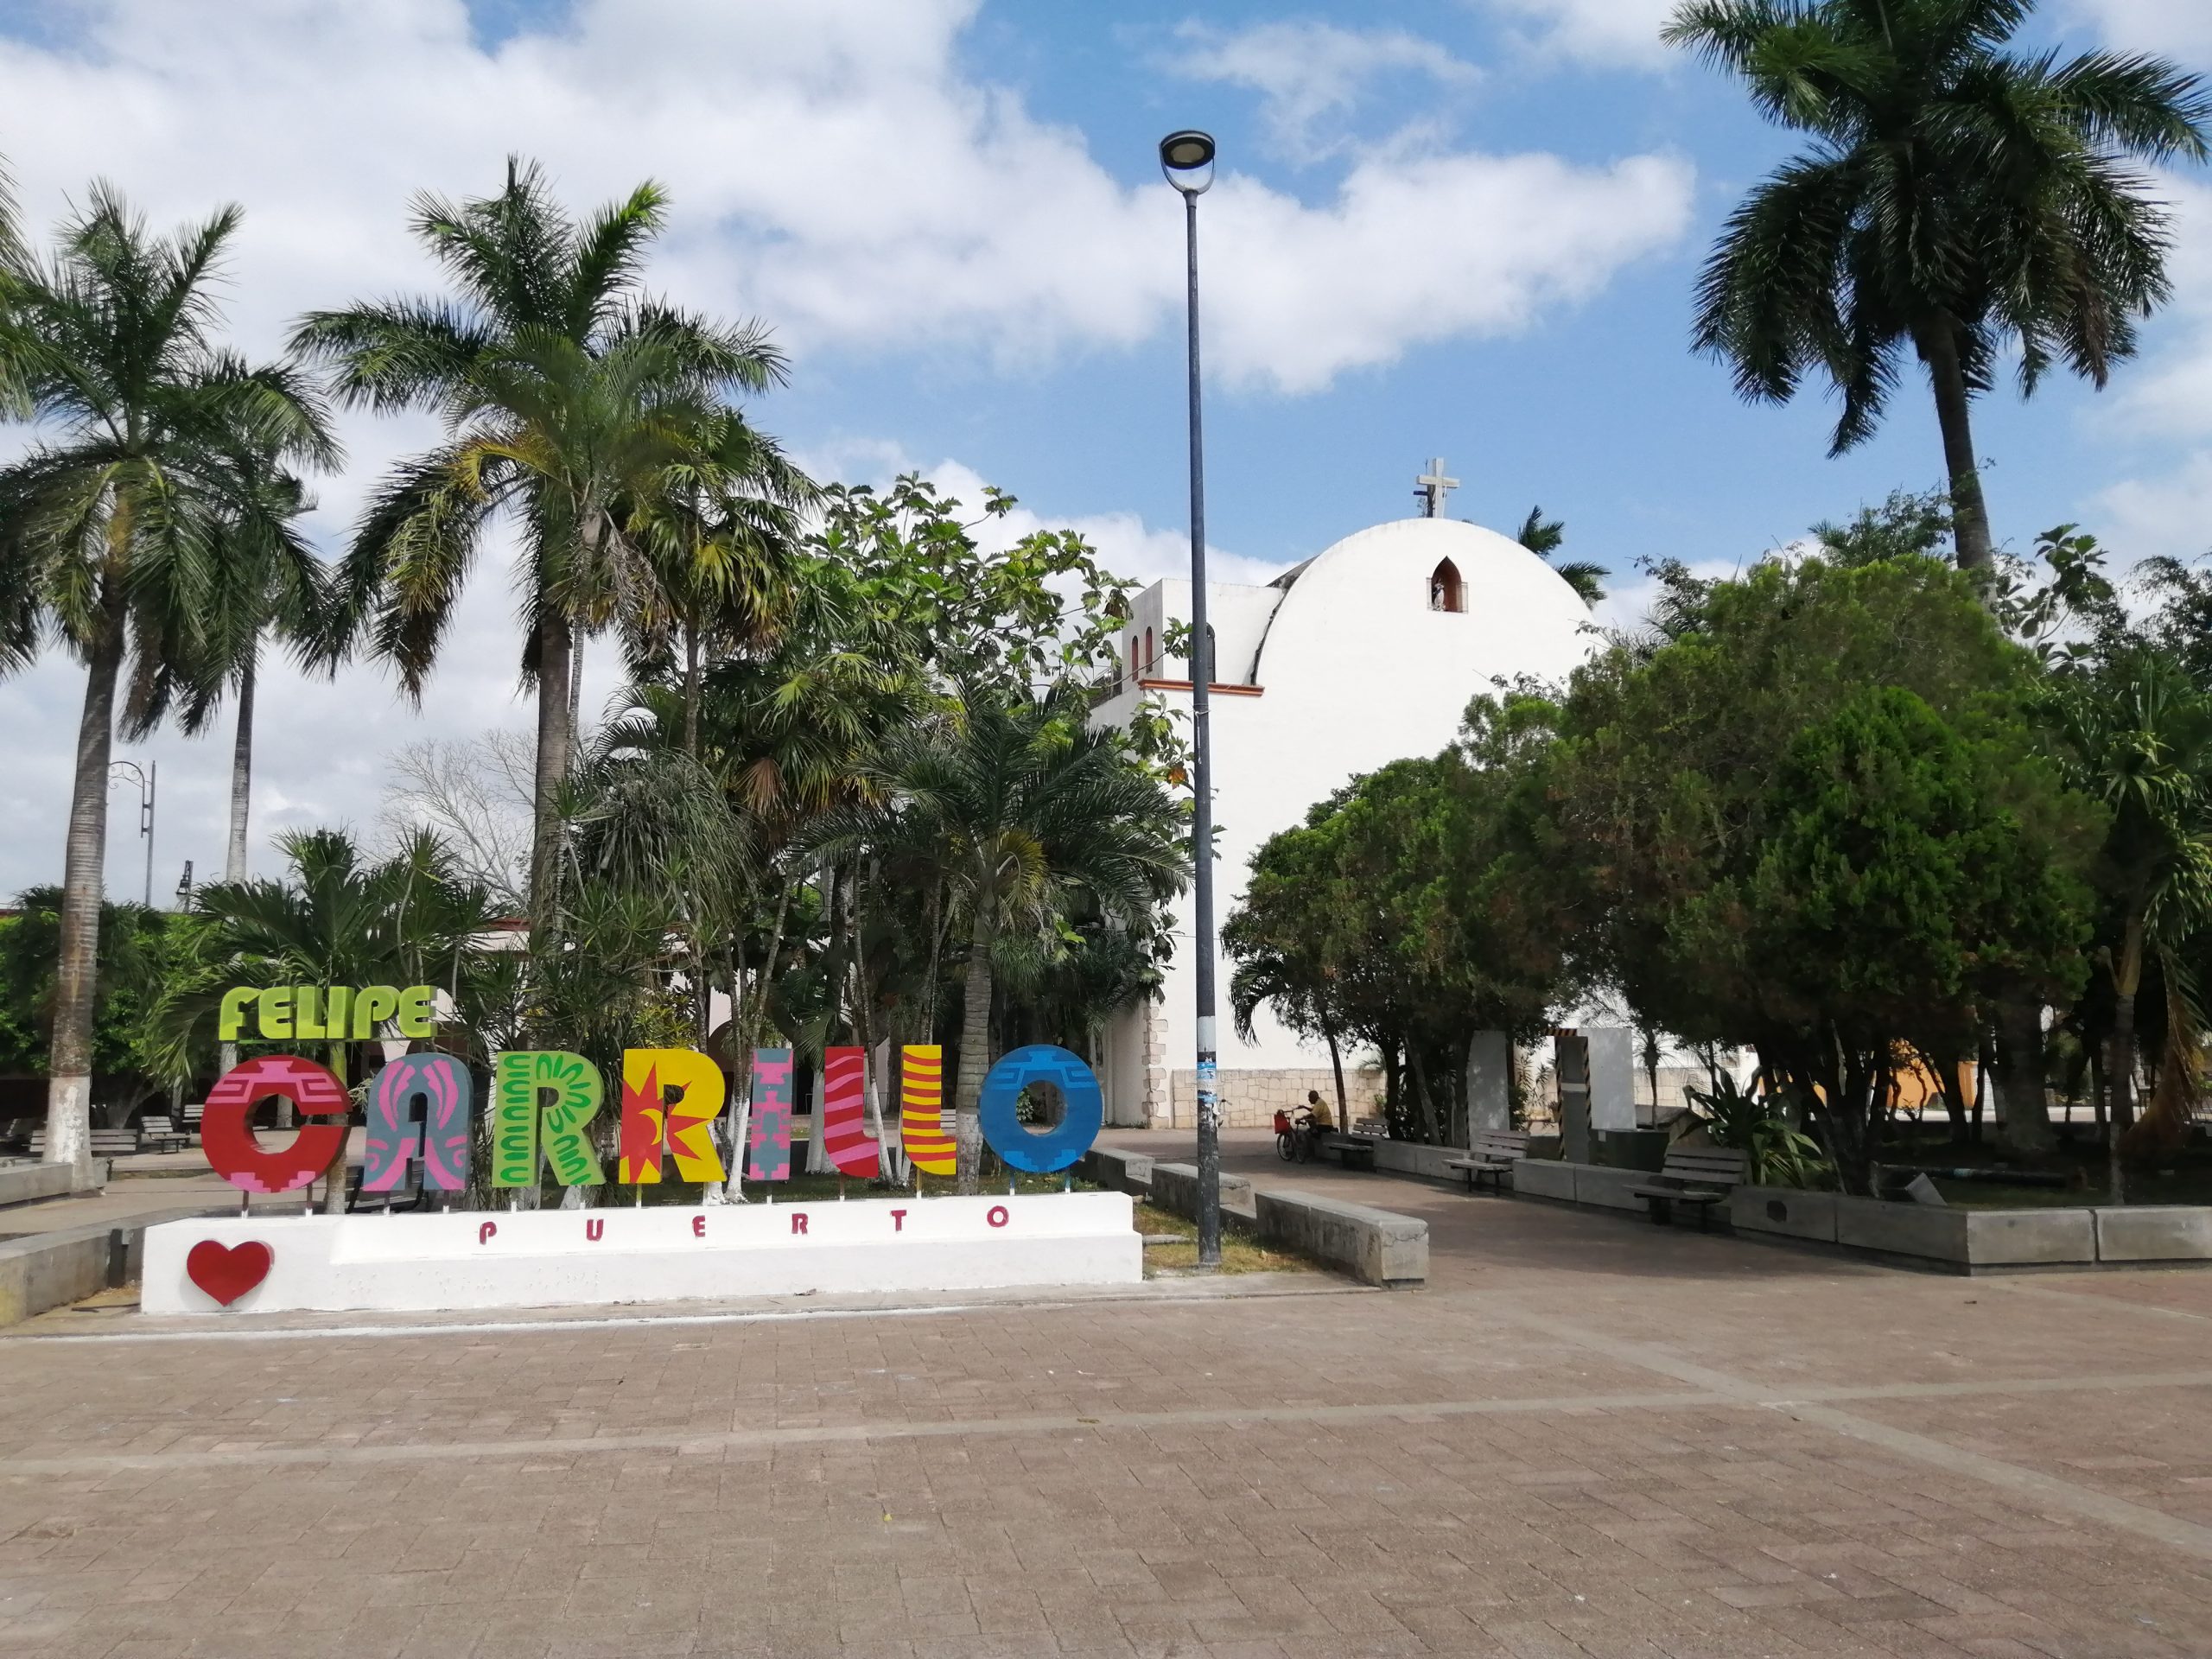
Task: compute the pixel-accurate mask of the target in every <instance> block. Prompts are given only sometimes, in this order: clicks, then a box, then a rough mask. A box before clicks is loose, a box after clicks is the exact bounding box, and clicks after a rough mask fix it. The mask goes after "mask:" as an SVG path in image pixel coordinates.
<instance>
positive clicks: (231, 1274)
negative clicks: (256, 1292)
mask: <svg viewBox="0 0 2212 1659" xmlns="http://www.w3.org/2000/svg"><path fill="white" fill-rule="evenodd" d="M276 1260H277V1254H276V1252H275V1251H273V1250H271V1249H270V1248H269V1247H268V1246H267V1245H266V1244H264V1243H262V1242H261V1241H260V1240H259V1239H257V1238H254V1239H248V1240H247V1241H246V1242H245V1243H243V1244H238V1245H231V1244H220V1243H216V1241H215V1240H213V1239H212V1238H203V1239H201V1240H200V1242H199V1243H197V1244H195V1245H194V1246H193V1247H192V1249H190V1250H189V1251H188V1253H187V1254H186V1255H185V1258H184V1273H185V1277H187V1278H188V1279H189V1280H191V1281H192V1282H193V1283H194V1284H195V1285H197V1286H199V1287H200V1289H202V1290H204V1291H206V1292H207V1294H209V1295H210V1296H213V1298H214V1299H215V1300H217V1301H219V1302H220V1303H221V1304H222V1305H223V1306H225V1307H228V1306H230V1305H231V1304H232V1302H235V1301H236V1300H238V1298H239V1297H241V1296H243V1295H245V1294H246V1292H248V1291H249V1290H251V1289H252V1288H253V1287H255V1286H256V1285H257V1284H259V1283H260V1282H261V1281H263V1280H264V1279H266V1278H267V1277H268V1276H269V1269H270V1267H271V1266H272V1265H273V1264H274V1263H275V1262H276Z"/></svg>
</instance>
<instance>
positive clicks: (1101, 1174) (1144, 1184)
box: [1081, 1147, 1152, 1198]
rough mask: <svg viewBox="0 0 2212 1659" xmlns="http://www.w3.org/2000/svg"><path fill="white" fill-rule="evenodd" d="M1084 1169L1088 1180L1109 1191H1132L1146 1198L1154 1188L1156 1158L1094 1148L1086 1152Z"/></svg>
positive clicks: (1138, 1153) (1111, 1148) (1107, 1148)
mask: <svg viewBox="0 0 2212 1659" xmlns="http://www.w3.org/2000/svg"><path fill="white" fill-rule="evenodd" d="M1081 1169H1082V1173H1084V1176H1085V1177H1086V1178H1087V1179H1090V1180H1094V1181H1096V1182H1097V1183H1098V1185H1101V1186H1103V1187H1104V1188H1105V1189H1106V1190H1107V1191H1108V1192H1130V1193H1134V1194H1135V1195H1136V1196H1137V1197H1138V1198H1143V1197H1145V1196H1146V1195H1147V1193H1149V1192H1151V1191H1152V1158H1151V1155H1150V1154H1147V1153H1141V1152H1123V1151H1122V1150H1121V1149H1120V1148H1119V1147H1091V1149H1090V1151H1089V1152H1086V1153H1084V1154H1083V1162H1082V1165H1081Z"/></svg>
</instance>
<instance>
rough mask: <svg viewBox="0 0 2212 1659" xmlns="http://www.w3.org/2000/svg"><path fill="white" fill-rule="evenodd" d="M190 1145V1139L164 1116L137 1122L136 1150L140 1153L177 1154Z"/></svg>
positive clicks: (143, 1118) (142, 1119)
mask: <svg viewBox="0 0 2212 1659" xmlns="http://www.w3.org/2000/svg"><path fill="white" fill-rule="evenodd" d="M191 1143H192V1137H191V1136H190V1135H187V1134H186V1133H185V1132H184V1131H183V1130H182V1129H180V1128H177V1126H176V1123H175V1120H174V1119H172V1118H170V1117H168V1116H167V1115H166V1114H164V1115H162V1116H148V1117H142V1118H140V1119H139V1120H138V1148H139V1150H140V1151H142V1152H177V1151H181V1149H182V1148H184V1147H188V1146H189V1145H190V1144H191Z"/></svg>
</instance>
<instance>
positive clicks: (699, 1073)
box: [617, 1048, 723, 1186]
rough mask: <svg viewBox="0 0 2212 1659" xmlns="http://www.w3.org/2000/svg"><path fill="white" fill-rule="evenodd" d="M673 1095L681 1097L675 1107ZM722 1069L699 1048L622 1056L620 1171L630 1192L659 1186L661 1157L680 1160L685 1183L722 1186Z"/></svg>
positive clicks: (679, 1169)
mask: <svg viewBox="0 0 2212 1659" xmlns="http://www.w3.org/2000/svg"><path fill="white" fill-rule="evenodd" d="M671 1089H674V1090H678V1091H679V1098H677V1100H676V1101H675V1102H673V1103H670V1102H669V1101H668V1099H667V1095H668V1091H669V1090H671ZM722 1095H723V1088H722V1069H721V1067H720V1066H719V1065H715V1063H714V1061H712V1060H711V1059H709V1058H707V1057H706V1056H705V1055H704V1054H702V1053H700V1052H699V1051H698V1050H697V1049H696V1048H627V1049H625V1050H623V1051H622V1141H621V1156H620V1162H619V1164H618V1166H617V1167H618V1170H619V1172H620V1179H621V1180H622V1183H623V1185H626V1186H639V1185H657V1184H658V1182H659V1180H660V1166H661V1154H662V1152H663V1151H664V1149H665V1150H666V1151H668V1152H670V1153H672V1154H674V1155H675V1158H676V1176H677V1179H678V1180H683V1181H719V1180H721V1179H722V1160H721V1154H720V1153H718V1152H716V1151H715V1138H714V1127H715V1117H716V1116H717V1115H719V1114H720V1112H721V1109H722Z"/></svg>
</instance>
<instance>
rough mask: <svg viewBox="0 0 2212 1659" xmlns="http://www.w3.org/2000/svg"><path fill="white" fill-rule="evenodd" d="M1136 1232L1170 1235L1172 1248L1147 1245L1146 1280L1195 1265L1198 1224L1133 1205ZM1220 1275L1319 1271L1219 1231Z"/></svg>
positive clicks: (1281, 1252) (1300, 1260)
mask: <svg viewBox="0 0 2212 1659" xmlns="http://www.w3.org/2000/svg"><path fill="white" fill-rule="evenodd" d="M1137 1231H1139V1232H1141V1233H1144V1234H1147V1235H1160V1234H1166V1233H1173V1235H1174V1236H1175V1237H1176V1239H1177V1241H1178V1242H1177V1243H1173V1244H1147V1246H1145V1252H1144V1270H1145V1276H1146V1277H1147V1278H1150V1277H1152V1276H1153V1274H1155V1273H1157V1272H1160V1271H1161V1270H1163V1269H1165V1270H1166V1271H1170V1272H1173V1271H1175V1270H1177V1269H1185V1270H1187V1269H1191V1268H1196V1267H1197V1266H1198V1223H1196V1222H1194V1221H1185V1220H1184V1219H1183V1217H1180V1216H1179V1215H1175V1214H1173V1213H1172V1212H1171V1211H1166V1210H1161V1209H1157V1208H1155V1207H1154V1206H1153V1205H1149V1204H1140V1205H1137ZM1217 1271H1219V1272H1222V1273H1318V1272H1319V1271H1320V1269H1319V1268H1316V1267H1315V1266H1314V1265H1313V1263H1312V1262H1308V1261H1307V1260H1306V1258H1305V1257H1304V1256H1302V1255H1291V1254H1290V1253H1289V1252H1288V1251H1286V1250H1278V1249H1270V1248H1269V1247H1268V1246H1267V1245H1265V1244H1262V1243H1260V1242H1259V1241H1258V1240H1256V1239H1253V1238H1248V1237H1246V1236H1244V1235H1243V1234H1242V1233H1238V1232H1233V1231H1231V1230H1230V1229H1228V1228H1227V1227H1224V1228H1223V1229H1222V1230H1221V1266H1220V1268H1218V1269H1217Z"/></svg>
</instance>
